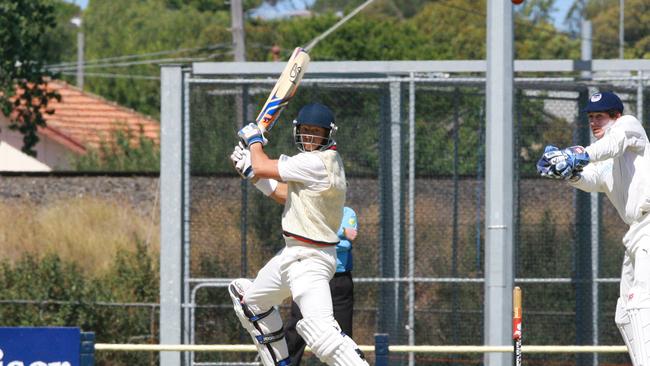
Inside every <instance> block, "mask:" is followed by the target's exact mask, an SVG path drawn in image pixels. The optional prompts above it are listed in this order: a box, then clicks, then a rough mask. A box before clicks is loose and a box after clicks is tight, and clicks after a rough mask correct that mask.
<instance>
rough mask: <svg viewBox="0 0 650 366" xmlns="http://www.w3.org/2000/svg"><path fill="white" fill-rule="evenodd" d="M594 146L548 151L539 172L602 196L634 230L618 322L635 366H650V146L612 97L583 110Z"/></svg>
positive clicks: (598, 96) (596, 98) (600, 96)
mask: <svg viewBox="0 0 650 366" xmlns="http://www.w3.org/2000/svg"><path fill="white" fill-rule="evenodd" d="M584 111H585V112H587V114H588V116H589V125H590V127H591V131H592V133H593V135H594V137H595V138H596V139H597V140H596V142H594V143H593V144H591V145H589V146H587V147H584V148H583V147H582V146H572V147H568V148H565V149H561V150H560V149H558V148H557V147H555V146H550V145H549V146H546V149H545V150H544V154H543V155H542V158H541V159H540V160H539V161H538V162H537V171H538V172H539V173H540V174H541V175H542V176H543V177H548V178H556V179H562V180H567V181H568V182H569V184H570V185H572V186H573V187H575V188H578V189H581V190H583V191H586V192H603V193H605V194H606V195H607V198H609V200H610V201H611V202H612V205H614V207H615V208H616V210H617V211H618V214H619V215H620V216H621V218H622V219H623V221H624V222H625V223H626V224H628V225H629V226H630V228H629V230H628V231H627V233H626V234H625V236H624V237H623V245H624V246H625V255H624V259H623V269H622V272H621V283H620V297H619V298H618V302H617V305H616V316H615V322H616V325H617V326H618V329H619V330H620V332H621V335H622V336H623V340H624V341H625V344H626V345H627V348H628V350H629V354H630V358H631V359H632V364H633V365H634V366H650V215H648V212H650V144H649V143H648V136H647V135H646V132H645V130H644V129H643V126H642V125H641V122H639V120H638V119H636V118H635V117H634V116H631V115H623V103H622V102H621V99H620V98H619V97H618V96H617V95H616V94H614V93H611V92H602V93H595V94H593V95H592V96H591V97H590V99H589V102H588V104H587V106H586V108H585V109H584Z"/></svg>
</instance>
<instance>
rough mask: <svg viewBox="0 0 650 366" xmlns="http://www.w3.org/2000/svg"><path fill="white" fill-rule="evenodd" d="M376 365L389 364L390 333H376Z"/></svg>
mask: <svg viewBox="0 0 650 366" xmlns="http://www.w3.org/2000/svg"><path fill="white" fill-rule="evenodd" d="M375 366H388V334H386V333H375Z"/></svg>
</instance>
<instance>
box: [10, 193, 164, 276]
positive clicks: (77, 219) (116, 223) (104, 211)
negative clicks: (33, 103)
mask: <svg viewBox="0 0 650 366" xmlns="http://www.w3.org/2000/svg"><path fill="white" fill-rule="evenodd" d="M0 223H2V224H0V260H8V261H9V262H14V261H16V260H18V259H19V258H20V257H22V256H23V255H24V254H25V253H31V254H33V255H35V256H37V257H41V256H43V255H45V254H47V253H56V254H58V255H59V256H60V257H61V258H62V259H64V260H70V261H74V262H76V263H77V264H78V265H79V266H80V268H81V269H82V270H84V271H86V273H101V272H102V271H104V270H105V269H107V268H108V266H109V265H110V264H111V262H112V261H113V259H114V255H115V252H116V251H117V250H119V249H126V250H131V249H133V248H135V243H136V242H137V241H140V242H145V243H147V245H148V246H149V248H150V250H152V252H153V253H158V252H159V243H160V239H159V232H160V230H159V219H158V214H157V213H156V216H155V218H154V219H153V220H152V218H151V217H142V216H140V215H139V214H138V213H136V211H134V210H133V209H132V208H131V207H130V206H129V205H128V204H124V203H121V202H114V201H108V200H101V199H96V198H74V199H66V200H60V201H56V202H53V203H50V204H47V205H39V206H37V205H33V204H25V203H1V202H0Z"/></svg>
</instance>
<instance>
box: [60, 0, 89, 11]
mask: <svg viewBox="0 0 650 366" xmlns="http://www.w3.org/2000/svg"><path fill="white" fill-rule="evenodd" d="M65 1H67V2H69V3H72V4H77V5H79V6H80V7H81V8H82V9H85V8H86V6H88V0H65Z"/></svg>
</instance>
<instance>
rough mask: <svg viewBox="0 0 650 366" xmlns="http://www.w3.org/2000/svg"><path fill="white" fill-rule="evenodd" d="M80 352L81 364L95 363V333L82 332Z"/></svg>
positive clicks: (83, 365) (84, 365)
mask: <svg viewBox="0 0 650 366" xmlns="http://www.w3.org/2000/svg"><path fill="white" fill-rule="evenodd" d="M80 351H81V352H80V354H79V365H80V366H94V365H95V333H94V332H81V348H80Z"/></svg>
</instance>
